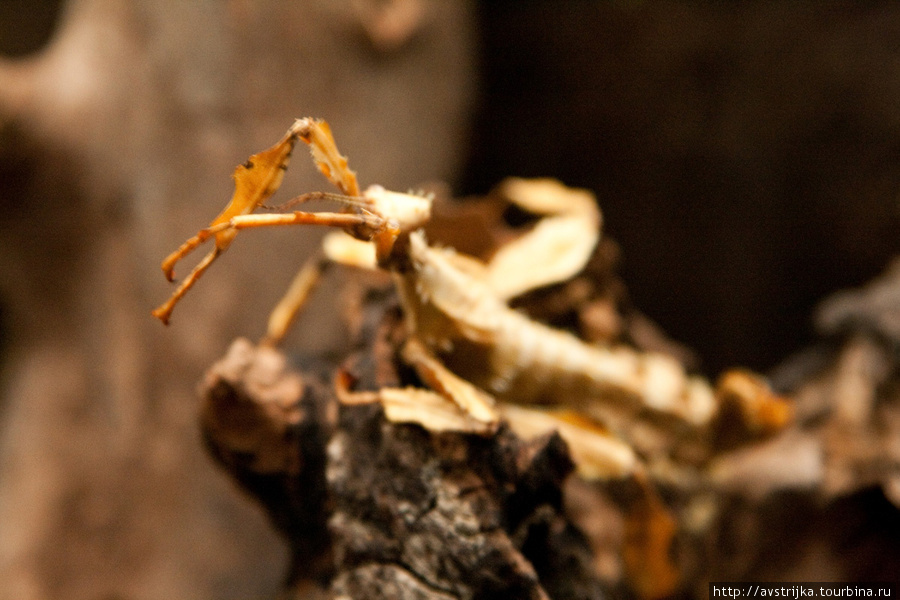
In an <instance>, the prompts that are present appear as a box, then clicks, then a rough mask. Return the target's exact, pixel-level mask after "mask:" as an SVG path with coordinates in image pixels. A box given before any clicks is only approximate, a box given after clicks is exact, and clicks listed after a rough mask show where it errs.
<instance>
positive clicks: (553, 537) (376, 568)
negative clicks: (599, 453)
mask: <svg viewBox="0 0 900 600" xmlns="http://www.w3.org/2000/svg"><path fill="white" fill-rule="evenodd" d="M203 392H204V398H205V401H204V406H205V410H204V412H203V427H204V434H205V437H206V439H207V440H208V445H209V448H210V449H211V451H212V454H213V456H215V457H216V458H217V460H218V461H219V462H220V463H221V464H222V465H223V466H225V467H226V469H227V470H228V472H229V473H230V474H231V475H232V476H233V477H235V479H236V480H237V481H238V482H239V483H240V484H241V485H242V486H243V487H244V488H245V489H246V490H248V491H249V492H251V493H252V494H254V495H255V496H256V497H257V498H258V499H259V500H260V501H261V502H262V503H263V504H264V505H265V507H266V509H267V511H268V513H269V516H270V518H271V519H272V521H273V523H274V524H275V526H276V527H277V528H278V529H279V530H280V531H281V532H282V534H283V535H285V536H286V537H287V538H288V539H289V541H290V545H291V548H292V550H293V552H294V562H293V564H294V568H293V570H292V572H291V575H290V577H289V581H290V583H289V587H290V588H291V589H293V590H295V592H296V591H297V590H303V591H304V592H309V591H310V589H311V587H310V586H312V585H314V584H315V583H319V584H321V586H322V587H323V588H324V587H327V588H328V589H329V590H330V593H332V594H334V595H335V596H336V597H339V598H343V597H348V598H373V599H378V598H384V599H389V598H391V599H393V598H421V599H435V600H438V599H440V600H445V599H450V598H459V599H462V598H490V597H498V598H522V599H526V598H532V599H545V598H554V599H566V598H602V597H603V591H602V587H601V585H600V583H599V581H598V579H597V578H596V576H595V575H594V574H593V567H592V562H593V560H592V558H591V555H590V551H589V549H588V546H587V543H586V538H584V536H583V535H582V534H580V533H579V532H578V531H577V530H576V529H574V528H573V526H572V525H571V523H569V521H568V520H567V519H566V518H565V517H564V516H563V515H562V513H561V507H562V491H561V486H562V483H563V480H564V479H565V477H566V476H567V475H568V474H569V473H570V472H571V470H572V462H571V459H570V458H569V456H568V452H567V449H566V446H565V444H564V443H563V442H562V440H561V438H559V437H558V436H557V435H548V436H545V437H542V438H539V439H536V440H533V441H531V442H528V443H525V442H522V441H521V440H520V439H518V438H517V437H516V436H515V435H513V434H512V433H511V432H510V431H509V430H507V429H504V430H502V431H501V432H500V433H498V434H497V435H496V436H493V437H491V438H487V439H485V438H481V437H478V436H467V435H461V434H431V433H429V432H427V431H425V430H424V429H422V428H421V427H419V426H415V425H394V424H390V423H387V422H386V421H385V420H384V417H383V415H382V413H381V410H380V409H379V408H378V407H376V406H364V407H348V408H343V409H342V410H341V412H340V419H339V420H338V421H337V422H335V421H334V414H335V410H336V409H337V407H336V404H335V400H334V399H333V398H332V397H331V396H330V395H329V394H327V393H325V394H323V393H322V390H321V388H319V387H317V386H315V385H301V384H300V380H299V376H298V375H297V374H296V373H293V372H290V371H285V370H284V361H283V357H282V356H281V355H279V354H277V353H275V352H274V351H273V350H271V349H268V348H264V347H261V348H255V347H253V346H252V345H250V344H249V342H247V341H245V340H238V341H236V342H235V343H234V344H233V345H232V348H231V350H230V351H229V353H228V355H227V356H226V357H225V358H224V359H223V360H222V361H220V362H219V363H217V364H216V366H214V367H213V368H212V369H211V371H210V372H209V373H208V375H207V377H206V380H205V383H204V387H203ZM326 525H327V527H326ZM298 593H299V592H298Z"/></svg>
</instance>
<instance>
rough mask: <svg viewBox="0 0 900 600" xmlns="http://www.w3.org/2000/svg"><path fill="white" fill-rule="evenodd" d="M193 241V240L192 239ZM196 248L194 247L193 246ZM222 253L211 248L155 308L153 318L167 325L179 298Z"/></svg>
mask: <svg viewBox="0 0 900 600" xmlns="http://www.w3.org/2000/svg"><path fill="white" fill-rule="evenodd" d="M192 239H193V238H192ZM195 247H196V246H195ZM221 253H222V250H221V249H220V248H218V247H216V248H213V249H212V250H210V251H209V254H207V255H206V256H204V257H203V260H201V261H200V262H199V263H197V266H195V267H194V268H193V270H191V272H190V273H189V274H188V276H187V277H185V278H184V281H182V282H181V283H180V284H179V286H178V288H177V289H176V290H175V292H174V293H173V294H172V295H171V296H170V297H169V299H168V300H166V302H165V303H163V304H162V305H160V306H159V307H157V308H156V309H155V310H154V311H153V316H154V317H156V318H157V319H159V320H160V321H162V322H163V323H164V324H166V325H168V324H169V318H170V317H171V316H172V310H173V309H174V308H175V305H176V304H178V301H179V300H181V297H182V296H184V295H185V294H186V293H187V291H188V290H189V289H191V286H193V285H194V283H195V282H196V281H197V280H198V279H200V276H201V275H203V272H204V271H206V269H208V268H209V265H211V264H212V263H213V261H214V260H216V258H218V256H219V255H220V254H221Z"/></svg>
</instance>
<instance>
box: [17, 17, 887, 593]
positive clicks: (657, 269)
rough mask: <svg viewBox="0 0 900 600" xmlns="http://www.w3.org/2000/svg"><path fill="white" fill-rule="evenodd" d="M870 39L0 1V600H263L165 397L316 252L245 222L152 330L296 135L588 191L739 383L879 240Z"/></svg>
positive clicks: (874, 57)
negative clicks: (233, 244) (233, 242)
mask: <svg viewBox="0 0 900 600" xmlns="http://www.w3.org/2000/svg"><path fill="white" fill-rule="evenodd" d="M898 40H900V6H898V5H897V4H896V3H893V2H849V1H848V2H828V1H825V2H817V3H808V2H806V3H800V2H741V3H725V2H627V1H617V2H613V1H588V0H571V1H560V0H543V1H541V0H529V1H527V2H513V1H500V0H494V1H488V0H482V1H481V2H471V1H465V0H460V1H449V0H340V1H332V0H310V1H308V2H304V3H297V4H288V3H282V2H277V1H274V0H230V1H228V2H224V1H219V0H197V1H195V2H190V3H185V2H181V1H180V0H152V1H147V2H142V3H129V2H125V1H124V0H68V1H66V2H61V1H49V0H45V1H41V0H31V1H26V0H5V1H4V2H0V55H2V60H0V203H2V208H3V211H2V213H3V214H2V215H0V231H2V235H0V277H2V281H0V335H2V338H0V352H2V356H0V359H2V360H0V366H2V369H0V385H2V395H0V581H5V582H7V585H6V586H5V589H2V590H0V600H6V599H7V598H10V599H12V598H16V599H17V600H18V599H22V598H75V599H79V598H160V599H162V598H171V597H191V598H241V597H259V596H261V595H269V593H270V592H271V590H273V589H276V588H277V585H278V581H279V579H280V577H281V574H282V573H283V572H284V561H285V556H286V551H285V550H284V548H282V547H281V546H280V545H279V542H278V541H277V539H276V538H275V537H274V535H273V534H272V533H271V532H270V531H269V530H268V528H267V527H266V525H265V523H264V522H263V519H262V517H261V515H260V513H259V512H258V511H257V510H256V509H255V507H252V506H250V505H249V503H247V502H246V501H245V500H244V499H243V498H241V497H239V496H238V495H237V494H236V492H235V491H234V490H233V489H231V488H230V486H229V485H228V484H227V482H225V481H224V478H222V477H220V476H219V474H218V473H215V472H214V470H213V469H212V468H211V466H210V464H209V462H208V461H207V459H206V457H205V456H204V455H203V452H202V450H201V447H200V443H199V440H198V436H197V432H196V426H195V420H194V419H195V410H196V405H195V398H194V395H193V389H194V385H195V382H196V381H197V379H198V378H199V377H200V374H201V373H202V371H203V369H204V368H205V367H206V366H207V365H209V364H210V362H211V361H212V360H214V359H215V358H216V357H217V356H220V355H221V354H222V352H223V351H224V349H225V348H226V347H227V344H228V342H229V341H230V340H231V339H232V338H233V337H234V336H236V335H250V336H255V335H257V334H258V333H259V332H261V331H262V323H263V321H264V318H265V314H266V313H267V310H268V307H270V306H271V305H272V303H273V302H274V301H275V299H276V298H277V297H278V295H279V294H280V292H281V291H282V290H283V289H284V287H285V285H286V284H287V281H288V280H289V279H290V277H291V276H292V274H293V270H294V268H295V267H296V266H298V265H299V264H300V262H302V256H303V255H304V254H305V253H306V252H308V251H309V249H310V248H312V247H313V246H314V244H315V236H314V235H313V234H309V235H306V236H296V235H291V234H290V232H278V233H273V234H272V235H267V236H255V237H254V236H251V235H247V236H242V239H241V244H242V249H241V252H232V253H229V255H228V256H227V257H226V258H225V259H223V260H222V261H220V262H221V263H222V264H218V265H216V267H215V268H214V269H212V270H211V271H210V273H209V274H208V275H207V276H205V278H204V281H203V285H201V286H198V289H197V290H195V292H192V297H190V298H188V300H187V301H186V302H185V303H184V304H183V305H182V306H180V307H179V311H180V312H179V313H178V314H176V316H175V320H174V321H173V325H172V326H171V327H170V328H168V329H163V328H162V327H160V326H159V324H158V323H156V322H153V321H152V319H151V318H150V317H149V314H148V313H149V309H150V308H151V307H152V306H154V305H155V304H157V303H159V302H160V301H162V300H163V299H164V298H165V297H166V295H167V294H168V293H169V291H170V288H169V287H168V286H167V285H166V284H165V282H164V281H163V280H162V277H161V275H160V273H159V271H158V270H157V269H158V263H159V260H160V259H161V258H162V257H163V256H164V255H165V254H166V253H168V251H170V250H171V249H172V248H174V247H175V246H176V245H177V244H178V243H179V242H181V241H182V240H183V239H184V238H186V237H187V236H189V235H191V234H193V233H194V231H195V230H196V228H197V227H198V226H199V224H201V223H204V222H206V221H208V220H209V219H210V218H211V216H212V215H214V214H215V213H216V212H217V211H218V210H219V209H220V208H221V206H222V205H223V204H224V202H225V200H226V199H227V198H228V196H229V195H230V193H231V182H230V179H229V178H228V174H229V173H230V172H231V169H232V168H233V167H234V165H235V164H238V163H240V162H242V161H243V160H244V159H245V158H246V156H248V155H249V154H250V153H251V152H255V151H258V150H259V149H261V148H265V147H267V146H268V145H270V144H271V143H272V142H273V141H274V140H276V139H278V136H280V135H281V134H282V133H283V131H284V129H285V128H286V127H287V126H288V125H289V124H290V122H291V119H292V118H293V117H298V116H304V115H307V114H312V115H316V116H323V117H325V118H327V119H329V121H330V122H331V124H332V126H333V127H334V129H335V132H336V135H337V137H338V141H339V143H340V145H341V148H342V149H343V151H344V152H345V153H346V154H348V155H349V156H350V157H351V162H352V164H353V166H354V168H355V169H356V170H357V171H358V172H359V174H360V177H361V180H362V181H363V182H364V183H371V182H378V183H383V184H385V185H387V186H389V187H394V188H398V189H404V188H406V187H413V186H416V185H418V184H420V183H422V182H425V181H430V180H435V179H443V180H445V181H448V182H449V183H450V184H451V185H452V187H453V189H454V191H455V192H456V193H457V194H459V195H469V194H481V193H484V192H486V191H487V190H489V189H490V188H491V187H492V186H493V185H494V184H496V183H497V182H498V181H500V180H501V179H502V178H504V177H506V176H508V175H518V176H552V177H556V178H559V179H560V180H562V181H563V182H565V183H566V184H568V185H572V186H581V187H586V188H589V189H591V190H593V191H594V192H595V193H596V194H597V196H598V200H599V202H600V205H601V207H602V209H603V211H604V217H605V221H606V232H607V234H608V235H610V236H611V237H613V238H615V239H616V240H617V241H618V243H619V244H620V246H621V248H622V251H623V256H624V260H623V265H622V273H623V275H624V278H625V281H626V283H627V285H628V287H629V290H630V294H631V300H632V301H633V303H634V304H635V305H636V306H637V307H638V308H640V309H641V310H642V311H643V312H645V313H646V314H647V315H649V316H650V317H652V318H653V319H655V320H656V321H657V322H659V323H660V324H661V325H662V326H663V328H664V329H665V330H666V331H667V332H668V333H669V334H670V335H671V336H672V337H674V338H675V339H677V340H680V341H682V342H684V343H686V344H688V345H689V346H691V347H693V348H694V349H695V350H697V352H698V354H699V355H700V357H701V359H702V361H703V363H702V368H703V369H704V370H705V371H706V372H708V373H710V374H714V373H715V372H717V371H719V370H720V369H721V368H723V367H726V366H731V365H748V366H751V367H753V368H756V369H760V370H765V369H768V368H770V367H772V366H774V365H776V364H777V363H778V362H779V361H781V360H782V359H784V358H785V357H786V356H787V355H789V354H790V353H792V352H794V351H795V350H797V349H798V348H801V347H802V346H803V345H804V344H806V343H808V342H809V340H810V339H811V338H812V336H813V332H812V329H811V324H810V315H811V311H812V308H813V306H814V305H815V303H816V302H817V301H818V300H819V299H821V298H822V297H823V296H825V295H827V294H828V293H829V292H831V291H833V290H836V289H840V288H843V287H847V286H852V285H857V284H859V283H862V282H864V281H866V280H867V279H869V278H871V277H872V276H873V275H875V274H877V273H878V272H879V271H880V270H881V269H882V268H883V267H884V266H885V265H886V264H887V262H888V260H889V259H890V258H891V257H892V256H894V255H895V254H896V253H897V250H898V245H900V244H898V241H897V236H896V232H897V231H898V225H900V197H898V188H900V101H898V100H900V43H898ZM298 165H299V166H298ZM311 171H312V170H311V169H310V168H308V165H303V164H302V161H301V160H295V162H294V163H293V166H292V171H291V173H289V177H288V181H287V182H286V186H289V187H290V188H291V189H308V188H309V187H310V186H315V187H316V189H318V187H320V185H321V182H320V181H319V179H318V178H317V177H316V175H315V174H314V173H312V172H311ZM247 290H252V291H253V293H252V296H253V299H252V301H251V300H248V292H247ZM327 306H328V303H327V300H326V302H325V303H324V304H323V305H322V307H324V308H325V309H327ZM322 307H320V309H321V308H322ZM318 314H319V315H320V316H319V317H316V318H313V319H312V320H310V319H309V318H307V320H306V321H305V322H304V323H302V324H301V327H300V328H299V329H300V332H299V333H298V334H297V336H298V340H299V341H300V342H301V343H302V344H305V345H306V346H307V347H311V348H314V349H315V348H323V347H324V348H327V347H329V344H330V343H332V342H329V340H327V339H325V340H323V339H320V337H322V336H323V335H324V334H322V333H321V332H323V331H325V330H326V328H325V327H324V326H322V324H323V323H324V322H326V321H327V320H328V319H329V318H330V317H329V315H328V314H327V312H326V313H323V312H320V313H318ZM323 315H324V316H323ZM316 319H318V320H316Z"/></svg>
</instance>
